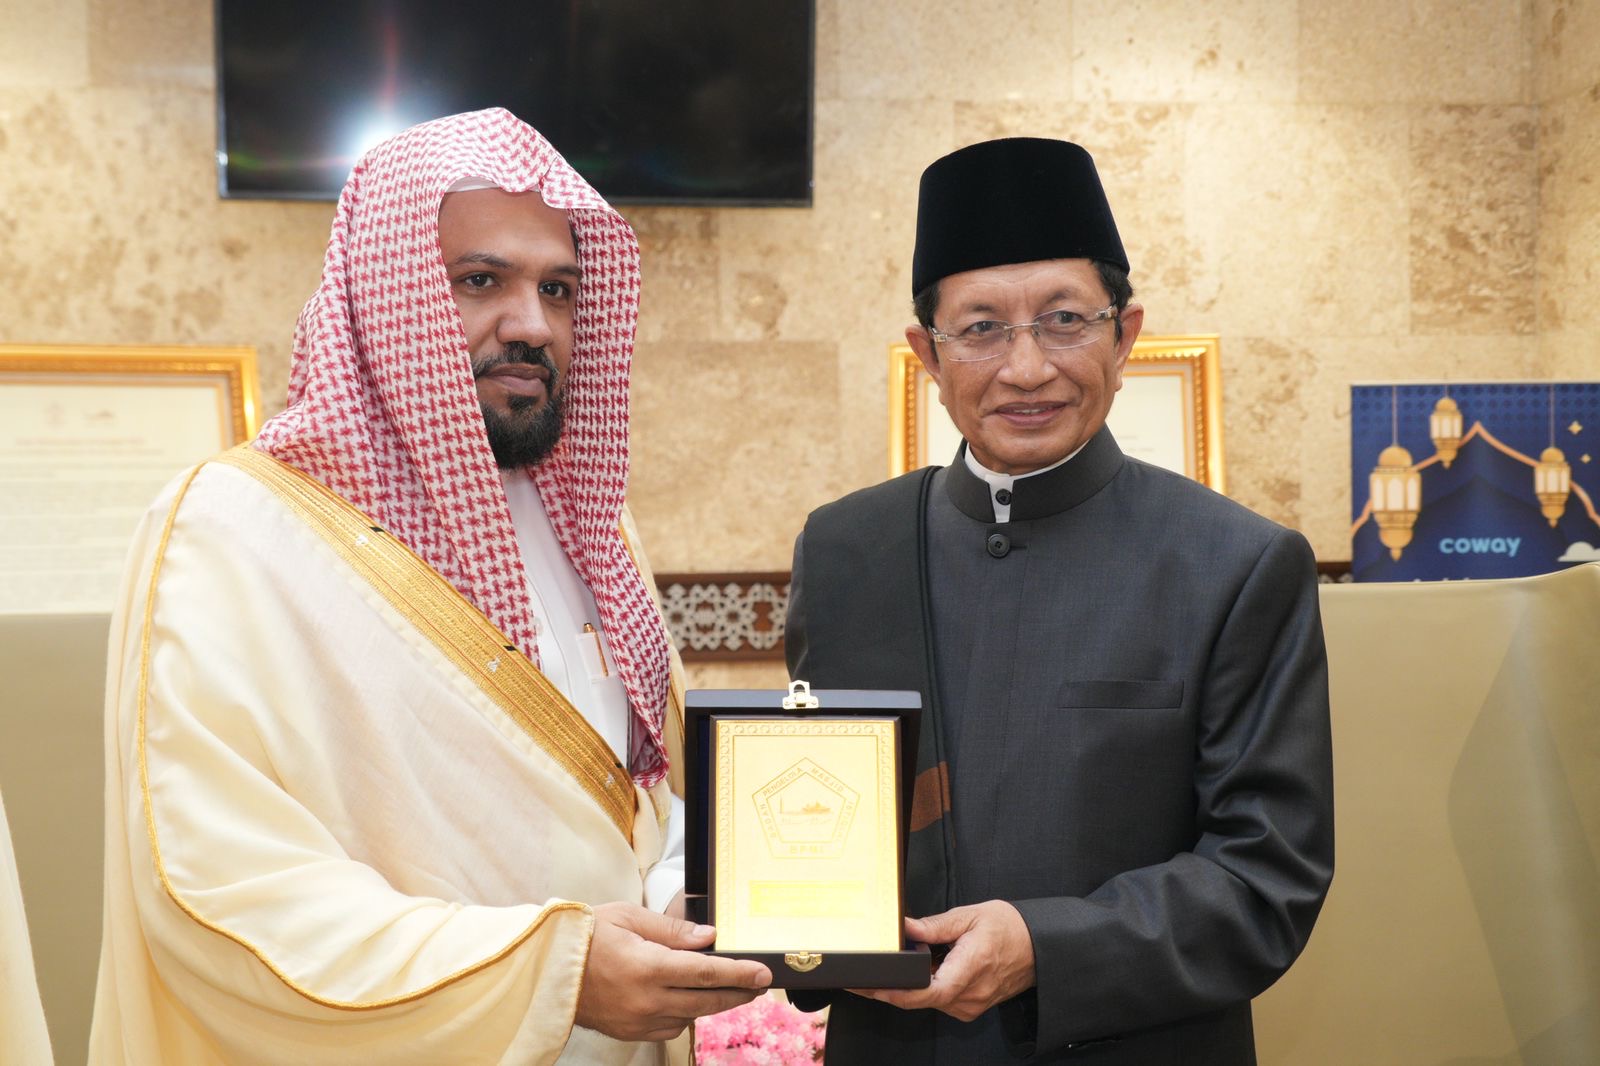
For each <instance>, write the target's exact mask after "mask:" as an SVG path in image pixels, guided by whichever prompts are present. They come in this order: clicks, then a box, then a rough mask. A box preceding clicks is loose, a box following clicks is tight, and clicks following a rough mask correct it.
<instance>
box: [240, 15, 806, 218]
mask: <svg viewBox="0 0 1600 1066" xmlns="http://www.w3.org/2000/svg"><path fill="white" fill-rule="evenodd" d="M815 22H816V15H815V3H814V0H759V2H753V0H523V2H521V3H515V4H484V5H472V4H446V3H440V2H438V0H274V2H271V3H265V2H262V0H216V27H217V142H218V143H217V172H218V184H219V188H220V191H221V194H222V195H223V196H224V197H252V198H260V199H310V200H332V199H335V198H336V197H337V196H338V194H339V189H340V187H341V186H342V185H343V184H344V181H345V178H346V176H347V175H348V173H349V170H350V167H351V166H352V165H353V164H354V162H355V160H356V158H357V157H358V156H359V155H360V154H361V153H362V152H363V151H365V150H366V149H367V148H369V147H371V146H372V145H373V144H375V143H377V142H378V141H379V140H382V139H383V138H385V137H387V136H389V135H390V134H393V133H397V132H399V131H400V130H402V129H404V128H405V127H407V126H410V125H413V124H414V123H417V122H422V121H425V120H427V119H430V118H437V117H439V116H441V115H450V114H454V113H456V112H459V111H474V110H477V109H479V108H484V107H495V106H499V107H504V108H506V109H508V110H509V111H511V112H512V113H514V114H516V115H517V116H518V117H520V118H522V119H523V120H524V121H526V122H528V123H529V124H530V125H532V126H533V127H534V128H536V129H538V130H539V132H541V133H543V134H544V135H545V136H546V137H547V138H549V140H550V141H551V143H552V144H554V145H555V146H556V148H557V149H558V150H559V151H560V152H561V154H562V155H563V156H565V157H566V159H567V161H568V162H570V163H571V164H572V165H573V166H574V167H576V168H577V170H578V172H579V173H581V174H582V175H583V176H584V177H585V178H586V179H588V181H589V183H590V184H591V185H593V186H594V187H595V188H596V189H598V190H599V191H600V193H601V194H602V195H603V196H605V197H606V198H607V199H609V200H612V201H614V202H618V203H658V204H727V205H734V204H783V205H803V204H809V203H810V202H811V130H812V98H813V93H812V59H813V48H814V34H815Z"/></svg>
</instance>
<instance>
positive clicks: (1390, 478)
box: [1369, 444, 1422, 560]
mask: <svg viewBox="0 0 1600 1066" xmlns="http://www.w3.org/2000/svg"><path fill="white" fill-rule="evenodd" d="M1369 480H1370V483H1371V487H1372V517H1373V518H1374V519H1376V520H1377V523H1378V539H1379V540H1381V541H1382V542H1383V545H1384V547H1386V548H1388V549H1389V555H1390V556H1391V557H1392V558H1394V559H1397V560H1398V559H1399V558H1400V553H1401V552H1402V551H1403V550H1405V546H1406V545H1407V544H1410V543H1411V529H1412V527H1413V526H1415V525H1416V524H1417V513H1418V512H1419V511H1421V510H1422V475H1421V474H1419V473H1417V472H1416V471H1415V470H1413V469H1412V468H1411V453H1410V452H1408V451H1406V450H1405V449H1404V448H1402V447H1400V445H1398V444H1391V445H1390V446H1389V447H1387V448H1385V449H1384V450H1383V452H1382V453H1381V454H1380V455H1379V456H1378V465H1377V466H1375V467H1373V468H1372V476H1371V478H1370V479H1369Z"/></svg>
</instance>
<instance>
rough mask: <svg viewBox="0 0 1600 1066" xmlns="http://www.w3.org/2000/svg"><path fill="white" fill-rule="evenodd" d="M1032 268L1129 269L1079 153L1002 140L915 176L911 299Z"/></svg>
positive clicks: (1090, 166)
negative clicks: (975, 274)
mask: <svg viewBox="0 0 1600 1066" xmlns="http://www.w3.org/2000/svg"><path fill="white" fill-rule="evenodd" d="M1040 259H1103V260H1105V261H1106V262H1108V263H1115V264H1117V265H1118V266H1120V267H1121V268H1122V269H1124V270H1127V269H1128V255H1127V253H1126V252H1124V251H1123V250H1122V238H1120V237H1118V236H1117V224H1116V222H1115V221H1114V220H1113V219H1112V218H1111V205H1110V204H1108V203H1106V192H1105V189H1103V188H1101V186H1100V175H1099V174H1098V173H1096V172H1095V169H1094V160H1093V159H1091V158H1090V156H1089V153H1088V152H1086V151H1084V150H1083V149H1082V148H1080V147H1078V146H1077V145H1075V144H1071V143H1069V142H1067V141H1050V140H1044V139H1041V138H1038V137H1008V138H1005V139H1003V140H998V141H983V142H982V143H980V144H974V145H969V146H968V147H966V148H962V149H960V150H959V151H955V152H951V153H950V154H949V155H947V156H945V157H943V158H942V159H936V160H934V161H933V163H931V164H930V165H929V166H928V169H927V170H924V171H923V172H922V188H921V191H920V192H919V193H918V195H917V247H916V251H915V252H914V253H912V256H911V294H912V295H913V296H915V295H916V294H917V293H919V292H921V291H922V290H923V289H925V288H927V287H928V286H929V285H932V284H933V283H934V282H936V281H938V280H939V279H940V278H947V277H949V276H950V275H951V274H959V273H961V272H962V271H965V270H979V269H981V268H983V267H992V266H1004V265H1005V264H1007V263H1032V262H1035V261H1036V260H1040Z"/></svg>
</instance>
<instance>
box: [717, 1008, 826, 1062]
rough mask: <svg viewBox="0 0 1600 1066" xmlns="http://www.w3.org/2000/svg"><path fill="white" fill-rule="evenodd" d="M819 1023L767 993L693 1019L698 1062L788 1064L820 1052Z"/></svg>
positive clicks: (803, 1060)
mask: <svg viewBox="0 0 1600 1066" xmlns="http://www.w3.org/2000/svg"><path fill="white" fill-rule="evenodd" d="M822 1045H823V1023H822V1022H821V1021H819V1020H818V1019H817V1018H816V1017H815V1016H813V1015H810V1014H805V1013H803V1012H801V1011H798V1010H795V1009H794V1008H793V1007H791V1006H789V1004H787V1003H785V1002H783V1001H782V1000H780V999H778V998H777V997H776V996H773V995H772V994H770V993H769V994H767V995H765V996H762V997H760V998H759V999H755V1000H752V1001H751V1002H749V1003H747V1004H745V1005H744V1006H742V1007H735V1008H734V1009H733V1010H730V1011H725V1012H724V1013H722V1014H713V1015H711V1016H710V1017H707V1018H701V1019H700V1020H699V1021H698V1022H696V1023H695V1061H696V1062H697V1063H699V1066H792V1064H799V1063H809V1062H815V1061H816V1060H817V1059H818V1058H819V1057H820V1055H821V1052H822Z"/></svg>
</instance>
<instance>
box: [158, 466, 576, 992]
mask: <svg viewBox="0 0 1600 1066" xmlns="http://www.w3.org/2000/svg"><path fill="white" fill-rule="evenodd" d="M271 461H272V462H277V460H275V459H274V460H271ZM236 465H237V464H236ZM203 466H204V464H201V466H197V467H195V468H194V469H193V470H191V471H189V474H188V476H187V477H185V478H184V480H183V484H182V485H181V486H179V488H178V493H177V496H176V497H175V498H174V499H173V501H172V507H171V509H170V510H169V511H168V512H167V518H166V522H165V523H164V524H163V525H162V527H161V539H160V541H159V542H158V544H157V545H156V553H155V559H154V561H153V562H152V564H151V567H150V585H149V589H148V591H147V592H146V595H145V602H144V617H143V620H142V624H141V626H140V631H139V691H138V723H137V727H136V728H137V738H136V745H137V752H138V756H139V793H140V797H141V798H142V800H143V802H144V818H145V831H146V832H147V833H148V834H149V837H150V857H151V861H152V863H153V864H154V866H155V871H156V876H157V877H159V878H160V879H161V887H162V888H163V889H165V890H166V893H167V896H168V898H169V899H171V900H172V902H173V903H175V904H177V906H178V909H179V910H181V911H183V913H184V914H186V915H188V916H189V917H190V918H191V919H192V920H193V921H195V922H196V923H198V924H199V925H201V926H204V927H205V928H207V929H209V930H211V931H212V932H214V933H217V934H219V935H221V936H224V937H226V938H228V939H229V940H231V941H233V942H234V943H235V944H238V945H239V946H240V947H242V948H244V949H245V950H246V951H248V952H250V954H252V955H254V956H255V957H256V959H258V960H259V961H260V962H261V964H262V965H263V966H265V967H266V968H267V970H268V971H270V972H271V974H272V975H273V976H274V977H276V978H277V979H278V980H280V981H282V982H283V983H284V984H285V985H286V986H288V988H289V989H290V990H292V991H293V992H295V993H296V994H298V995H301V996H304V997H305V998H306V999H309V1000H311V1001H312V1002H313V1003H318V1004H321V1005H322V1006H324V1007H330V1008H333V1009H335V1010H349V1011H367V1010H377V1009H379V1008H382V1007H392V1006H395V1005H397V1004H400V1003H410V1002H412V1001H413V1000H418V999H421V998H422V997H424V996H427V995H430V994H432V993H434V992H437V991H438V990H439V989H441V988H445V987H447V986H449V985H452V984H455V983H456V982H457V981H459V980H461V979H462V978H465V977H470V976H471V975H473V974H475V973H477V972H478V971H479V970H482V969H484V968H486V967H489V966H492V965H494V964H495V963H497V962H499V961H500V960H501V959H503V958H505V957H506V956H507V955H509V954H511V953H512V952H513V951H515V950H516V949H517V948H519V947H521V946H522V944H523V943H524V942H525V941H526V940H527V939H528V938H529V937H531V936H532V935H533V934H534V933H536V932H538V930H539V927H540V926H542V925H544V923H545V921H546V920H547V919H548V918H550V916H551V915H554V914H556V913H558V912H560V911H578V912H580V913H583V914H585V916H586V917H587V912H588V908H587V907H585V906H584V905H583V904H581V903H570V902H561V903H554V904H550V905H549V906H546V907H544V908H543V909H541V910H540V911H539V914H538V916H537V917H536V918H534V920H533V921H532V922H531V923H529V925H528V927H527V928H526V929H524V930H523V931H522V932H520V933H518V934H517V935H516V936H515V937H513V938H512V939H511V942H510V943H508V944H507V945H506V946H505V947H503V948H501V949H500V950H499V951H496V952H494V953H493V954H491V955H489V956H487V957H485V958H482V959H479V960H478V961H477V962H475V963H473V964H472V965H470V966H465V967H463V968H461V969H459V970H457V971H455V972H454V973H451V974H446V975H445V976H444V977H441V978H440V979H439V980H437V981H434V982H433V983H432V984H429V985H427V986H425V987H423V988H420V989H418V990H417V991H415V992H408V993H406V994H405V995H402V996H391V997H390V998H388V999H379V1000H370V1001H365V1002H352V1001H349V1000H338V999H330V998H328V997H327V996H319V995H318V994H317V993H315V992H313V991H311V990H310V989H309V988H306V987H305V986H304V985H302V984H300V983H299V982H298V981H296V980H295V979H294V978H292V977H290V976H289V975H288V974H286V973H284V972H283V971H282V970H280V969H279V968H278V967H277V965H276V964H275V963H273V961H272V960H271V959H269V958H268V957H267V952H266V950H265V949H263V948H261V947H258V946H257V945H255V944H252V943H250V942H249V941H248V940H245V939H244V938H243V937H241V936H239V935H238V934H236V933H234V932H233V931H232V930H230V929H227V928H225V927H223V926H221V925H218V924H217V923H216V922H213V921H211V920H210V919H209V918H206V917H205V916H204V915H202V914H200V912H198V911H196V910H195V909H194V907H193V906H191V905H190V904H189V901H188V900H186V899H184V898H183V897H182V896H181V895H179V894H178V890H177V888H176V887H174V886H173V884H172V880H171V879H170V878H169V877H168V876H167V868H166V865H165V864H164V863H163V862H162V860H161V839H160V836H159V834H158V833H157V831H156V814H155V805H154V803H153V802H152V801H151V798H150V763H149V760H148V758H147V757H146V753H145V719H146V710H147V708H148V705H149V692H150V630H151V622H152V619H153V618H154V617H155V604H156V587H157V585H158V584H159V583H160V580H161V564H162V562H163V561H164V560H165V558H166V554H167V541H168V540H169V539H170V538H171V536H172V526H173V523H174V522H176V521H177V518H178V507H179V506H180V505H181V504H182V503H183V498H184V496H185V495H186V494H187V493H188V491H189V486H190V485H191V484H192V483H193V482H194V479H195V475H196V474H198V473H199V472H200V470H201V469H202V467H203ZM419 562H420V560H419ZM423 565H426V564H423ZM587 940H588V938H587V937H586V938H585V946H584V954H585V958H587V955H588V950H589V949H588V943H587Z"/></svg>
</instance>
